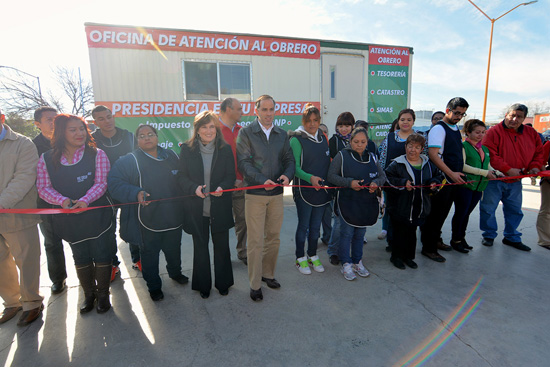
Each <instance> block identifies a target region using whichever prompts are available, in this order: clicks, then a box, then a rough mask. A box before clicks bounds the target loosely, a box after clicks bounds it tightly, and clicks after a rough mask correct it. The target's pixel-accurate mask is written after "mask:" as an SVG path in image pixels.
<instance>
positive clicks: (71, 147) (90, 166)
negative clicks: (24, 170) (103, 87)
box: [36, 114, 113, 313]
mask: <svg viewBox="0 0 550 367" xmlns="http://www.w3.org/2000/svg"><path fill="white" fill-rule="evenodd" d="M54 126H55V128H54V134H53V138H52V141H51V144H52V148H53V149H51V150H49V151H47V152H45V153H44V154H42V156H41V157H40V160H39V163H38V168H37V169H38V176H37V181H36V187H37V189H38V194H39V195H40V198H42V199H43V200H45V201H46V202H48V203H49V204H53V205H54V206H56V207H61V208H63V209H85V208H87V207H95V206H101V207H103V208H100V209H94V210H89V211H85V212H79V213H78V212H77V213H75V214H56V215H53V216H52V227H53V230H54V233H55V234H56V235H58V236H59V237H61V238H62V239H64V240H65V241H67V242H69V244H70V246H71V250H72V252H73V259H74V264H75V267H76V274H77V276H78V279H79V281H80V285H81V286H82V289H83V291H84V303H83V304H82V305H81V307H80V313H87V312H90V311H91V310H92V309H93V308H94V305H95V303H96V300H97V307H96V310H97V312H98V313H104V312H107V311H108V310H109V309H110V308H111V302H110V300H109V285H110V283H111V261H112V254H113V249H112V242H111V241H109V237H108V233H107V232H108V231H109V229H110V227H111V218H112V216H113V210H112V208H111V207H109V204H110V201H109V200H108V198H107V195H106V191H107V174H108V172H109V169H110V164H109V159H108V158H107V155H106V154H105V152H103V151H102V150H101V149H97V148H96V145H95V142H94V139H93V138H92V136H91V135H90V130H89V129H88V126H87V124H86V122H85V121H84V120H83V119H82V118H80V117H78V116H75V115H66V114H61V115H57V117H56V118H55V120H54Z"/></svg>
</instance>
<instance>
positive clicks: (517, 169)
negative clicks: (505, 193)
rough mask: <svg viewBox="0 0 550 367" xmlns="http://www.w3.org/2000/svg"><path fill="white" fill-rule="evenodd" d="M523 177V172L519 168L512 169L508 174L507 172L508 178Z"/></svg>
mask: <svg viewBox="0 0 550 367" xmlns="http://www.w3.org/2000/svg"><path fill="white" fill-rule="evenodd" d="M519 175H521V170H520V169H519V168H510V169H509V170H508V172H506V176H519Z"/></svg>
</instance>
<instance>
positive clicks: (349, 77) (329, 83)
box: [321, 52, 367, 137]
mask: <svg viewBox="0 0 550 367" xmlns="http://www.w3.org/2000/svg"><path fill="white" fill-rule="evenodd" d="M364 61H365V59H364V57H363V55H360V54H347V53H332V52H325V53H323V52H322V53H321V73H322V74H321V80H322V88H321V113H322V114H323V116H321V119H322V121H321V122H323V123H324V124H326V125H327V126H328V127H329V137H330V136H332V134H333V133H334V132H335V131H334V127H335V125H336V118H337V117H338V115H339V114H340V113H342V112H345V111H349V112H351V113H353V116H355V119H356V120H366V119H367V116H366V107H365V106H366V103H367V98H366V97H365V96H364V95H363V91H364V87H365V78H364V67H365V64H364Z"/></svg>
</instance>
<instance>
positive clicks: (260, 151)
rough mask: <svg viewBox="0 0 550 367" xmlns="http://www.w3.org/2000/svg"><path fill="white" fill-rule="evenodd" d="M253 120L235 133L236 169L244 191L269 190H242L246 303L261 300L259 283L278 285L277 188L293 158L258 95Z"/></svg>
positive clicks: (271, 104)
mask: <svg viewBox="0 0 550 367" xmlns="http://www.w3.org/2000/svg"><path fill="white" fill-rule="evenodd" d="M256 115H257V116H258V118H257V119H256V120H254V121H253V122H252V123H251V124H250V125H248V126H246V127H244V128H242V129H241V131H240V132H239V136H238V138H237V159H238V167H239V170H240V171H241V173H242V174H243V177H244V181H245V183H246V186H253V185H273V186H269V187H266V188H259V189H251V190H247V192H246V195H245V217H246V227H247V231H248V233H247V243H248V248H247V258H248V278H249V281H250V298H252V300H254V301H259V300H262V299H263V295H262V289H261V282H262V281H264V282H266V284H267V286H268V287H270V288H279V287H280V286H281V285H280V284H279V282H277V280H275V278H274V273H275V266H276V264H277V256H278V254H279V244H280V232H281V227H282V225H283V187H282V186H275V185H277V184H281V185H288V183H289V182H290V180H292V178H293V177H294V170H295V167H294V164H295V163H294V157H293V155H292V150H291V149H290V143H289V139H288V135H287V134H286V132H285V131H284V130H282V129H281V128H279V127H277V126H274V125H273V119H274V117H275V100H274V99H273V97H271V96H268V95H262V96H260V97H259V98H258V99H257V100H256Z"/></svg>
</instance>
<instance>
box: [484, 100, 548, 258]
mask: <svg viewBox="0 0 550 367" xmlns="http://www.w3.org/2000/svg"><path fill="white" fill-rule="evenodd" d="M525 117H527V106H525V105H522V104H519V103H516V104H513V105H512V106H510V108H509V109H508V112H507V113H506V116H505V117H504V120H503V121H502V122H501V123H500V124H498V125H496V126H493V127H492V128H491V129H489V131H487V134H486V135H485V138H484V139H483V145H485V146H486V147H487V148H489V153H490V157H491V166H492V167H493V168H495V169H497V170H499V171H500V172H503V173H504V174H505V175H506V176H520V175H523V174H532V173H538V172H539V171H540V170H541V169H542V165H543V161H544V158H543V153H542V143H541V141H540V138H539V136H538V134H537V132H536V131H535V129H533V128H532V127H530V126H525V125H523V121H524V120H525ZM521 190H522V187H521V179H510V180H502V181H497V180H493V181H489V185H488V186H487V188H486V189H485V191H484V193H483V198H482V199H481V205H480V223H479V227H480V229H481V230H482V231H483V233H482V236H483V240H482V242H481V243H482V244H483V245H485V246H492V245H493V242H494V240H495V237H496V236H497V229H498V227H497V220H496V216H495V211H496V209H497V207H498V203H499V202H500V201H502V210H503V213H504V233H503V234H504V238H503V239H502V243H504V244H505V245H508V246H512V247H515V248H517V249H518V250H522V251H531V248H530V247H529V246H526V245H524V244H523V243H522V242H521V232H519V231H518V230H517V228H518V226H519V224H520V223H521V219H522V218H523V212H522V211H521V204H522V195H521Z"/></svg>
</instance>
